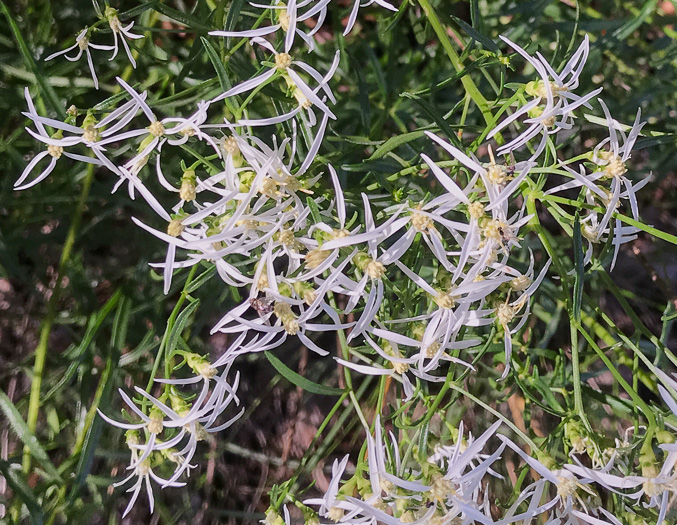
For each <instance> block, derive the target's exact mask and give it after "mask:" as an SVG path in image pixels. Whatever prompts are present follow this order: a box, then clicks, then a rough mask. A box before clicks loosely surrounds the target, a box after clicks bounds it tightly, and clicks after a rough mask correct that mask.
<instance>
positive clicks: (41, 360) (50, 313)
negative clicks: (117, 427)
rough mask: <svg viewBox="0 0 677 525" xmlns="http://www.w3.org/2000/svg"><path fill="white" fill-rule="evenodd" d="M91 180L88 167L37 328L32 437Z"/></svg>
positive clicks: (27, 460) (26, 459)
mask: <svg viewBox="0 0 677 525" xmlns="http://www.w3.org/2000/svg"><path fill="white" fill-rule="evenodd" d="M93 180H94V165H93V164H89V165H88V167H87V174H86V175H85V178H84V181H83V184H82V190H81V191H80V198H79V199H78V203H77V205H76V206H75V210H74V211H73V218H72V219H71V225H70V228H69V229H68V234H67V236H66V242H65V243H64V245H63V250H62V251H61V258H60V259H59V268H58V270H57V277H56V282H55V283H54V288H53V289H52V295H51V297H50V298H49V302H48V303H47V315H46V317H45V321H44V322H43V324H42V326H41V328H40V339H39V341H38V346H37V347H36V349H35V364H34V365H33V378H32V382H31V394H30V398H29V401H28V417H27V419H26V424H27V425H28V429H29V430H30V432H31V433H32V434H34V433H35V428H36V426H37V423H38V413H39V411H40V390H41V388H42V376H43V373H44V371H45V361H46V360H47V347H48V346H49V334H50V333H51V331H52V326H53V325H54V319H55V318H56V313H57V305H58V303H59V298H60V297H61V285H62V283H63V277H64V271H65V269H66V265H67V264H68V261H69V259H70V256H71V252H72V251H73V245H74V244H75V239H76V237H77V234H78V230H79V229H80V223H81V222H82V214H83V213H84V211H85V204H86V202H87V197H89V191H90V189H91V187H92V181H93ZM22 468H23V471H24V473H26V474H28V472H29V471H30V468H31V454H30V450H29V448H28V447H27V446H24V450H23V463H22Z"/></svg>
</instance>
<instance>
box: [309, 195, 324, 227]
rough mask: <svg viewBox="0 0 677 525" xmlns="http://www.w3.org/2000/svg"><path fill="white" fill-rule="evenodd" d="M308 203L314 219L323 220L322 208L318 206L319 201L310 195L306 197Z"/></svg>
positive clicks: (317, 221) (316, 220)
mask: <svg viewBox="0 0 677 525" xmlns="http://www.w3.org/2000/svg"><path fill="white" fill-rule="evenodd" d="M306 203H307V204H308V208H310V215H311V216H312V217H313V221H315V222H316V223H320V222H322V216H321V215H320V209H319V208H318V207H317V203H316V202H315V200H314V199H311V198H310V197H306Z"/></svg>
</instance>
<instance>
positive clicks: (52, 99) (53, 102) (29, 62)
mask: <svg viewBox="0 0 677 525" xmlns="http://www.w3.org/2000/svg"><path fill="white" fill-rule="evenodd" d="M0 7H2V12H3V13H4V14H5V17H6V18H7V21H8V22H9V26H10V28H11V29H12V34H13V35H14V40H16V43H17V46H18V47H19V51H20V52H21V56H22V57H23V59H24V62H25V63H26V66H28V69H30V70H31V71H32V72H33V74H34V75H35V79H36V80H37V82H38V85H39V86H40V89H41V91H42V93H43V95H45V97H47V100H48V102H49V105H50V106H51V107H52V109H53V110H54V111H56V113H57V115H58V116H59V118H60V119H65V118H66V112H65V111H64V107H63V104H62V103H61V101H60V100H59V97H58V96H57V94H56V92H55V91H54V89H53V88H52V86H51V85H50V84H49V82H47V80H46V78H45V76H44V75H43V73H42V69H41V68H39V67H38V65H37V64H36V63H35V60H34V59H33V55H32V54H31V52H30V50H29V49H28V46H27V45H26V41H25V40H24V39H23V36H21V30H20V29H19V26H18V25H17V24H16V22H15V21H14V18H12V14H11V13H10V12H9V9H8V8H7V6H6V5H5V3H4V2H1V3H0Z"/></svg>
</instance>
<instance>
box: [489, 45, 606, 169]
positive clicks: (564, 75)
mask: <svg viewBox="0 0 677 525" xmlns="http://www.w3.org/2000/svg"><path fill="white" fill-rule="evenodd" d="M501 39H502V40H503V41H504V42H505V43H507V44H508V45H509V46H510V47H512V48H513V49H514V50H515V51H517V52H518V53H519V54H520V55H522V57H523V58H524V59H525V60H526V61H527V62H529V63H530V64H531V65H532V66H533V67H534V68H535V69H536V72H537V73H538V75H539V76H540V77H541V78H540V79H539V80H537V81H536V82H533V83H531V84H529V85H528V86H527V93H529V94H531V95H533V96H534V97H535V98H534V99H533V100H532V101H531V102H529V103H527V104H525V105H524V106H522V107H521V108H520V109H518V110H517V111H516V112H515V113H513V114H512V115H511V116H510V117H508V118H507V119H505V120H504V121H503V122H501V123H500V124H499V125H498V126H496V127H495V128H494V129H493V130H492V131H491V132H490V133H489V137H493V136H495V135H496V134H497V133H498V132H500V131H501V130H502V129H504V128H505V127H506V126H508V125H509V124H511V123H513V122H515V121H516V120H517V119H519V118H521V117H522V116H524V115H527V114H529V113H530V112H531V113H532V115H533V116H532V117H530V118H527V119H526V120H524V123H525V124H528V127H527V129H526V130H524V131H523V132H522V133H521V134H520V135H518V136H517V137H515V138H514V139H512V140H511V141H510V142H508V143H507V144H504V145H502V146H501V147H500V148H498V153H499V154H503V153H506V152H509V151H512V150H516V149H518V148H520V147H522V146H524V145H525V144H527V143H528V142H529V141H531V139H533V138H534V137H536V136H537V135H539V134H542V135H543V137H542V139H541V142H540V144H539V145H538V147H537V148H536V152H535V153H534V155H533V158H535V157H537V156H539V155H540V154H541V152H542V151H543V150H544V148H545V145H546V142H547V138H548V135H550V134H552V133H556V132H557V131H559V130H560V129H570V128H571V127H572V120H573V113H572V112H573V111H574V110H575V109H576V108H578V107H580V106H586V107H590V105H589V104H588V101H589V100H590V99H592V98H593V97H594V96H596V95H598V94H599V93H600V92H601V91H602V88H599V89H596V90H594V91H591V92H590V93H587V94H586V95H583V96H579V95H576V94H575V93H574V92H573V90H574V89H576V88H577V87H578V81H579V78H580V75H581V73H582V71H583V67H584V66H585V62H586V60H587V58H588V52H589V50H590V43H589V40H588V36H587V35H586V36H585V38H584V40H583V43H581V45H580V46H579V48H578V50H576V52H575V53H574V54H573V55H572V57H571V58H570V59H569V61H568V62H567V64H566V65H565V66H564V68H563V69H562V71H560V72H559V73H557V72H555V70H554V69H553V68H552V67H551V66H550V64H549V63H548V61H547V60H546V59H545V58H544V57H543V56H542V55H541V54H540V53H536V57H532V56H531V55H529V54H528V53H527V52H526V51H525V50H524V49H522V48H521V47H519V46H518V45H517V44H515V43H514V42H512V41H510V40H509V39H507V38H505V37H504V36H501ZM542 103H543V104H544V106H543V107H541V106H540V105H541V104H542ZM558 119H559V120H558Z"/></svg>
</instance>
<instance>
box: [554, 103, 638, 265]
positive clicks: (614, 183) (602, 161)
mask: <svg viewBox="0 0 677 525" xmlns="http://www.w3.org/2000/svg"><path fill="white" fill-rule="evenodd" d="M598 100H599V103H600V104H601V106H602V109H603V110H604V114H605V116H606V121H607V126H608V128H609V137H607V138H606V139H604V140H603V141H601V142H600V143H599V144H598V145H597V146H596V147H595V149H594V151H593V158H592V160H593V161H594V162H595V163H596V164H597V165H598V170H597V171H593V172H592V173H586V170H585V168H584V167H583V166H580V171H579V172H577V171H576V170H573V169H571V168H569V167H568V166H563V167H564V168H565V169H566V171H567V172H568V173H569V174H570V175H571V176H572V178H573V180H571V181H569V182H566V183H564V184H560V185H559V186H556V187H555V188H551V189H550V190H548V191H546V192H545V194H546V195H550V194H553V193H558V192H560V191H565V190H568V189H571V188H578V187H581V186H583V187H585V188H586V189H587V190H588V191H589V192H590V194H591V197H592V196H594V197H596V199H597V201H600V202H601V203H602V204H603V205H604V206H605V207H606V211H605V213H604V215H603V217H602V218H601V220H600V222H599V224H598V225H595V226H594V227H593V229H590V226H589V230H588V231H589V233H590V234H593V233H594V235H595V239H594V241H593V242H599V241H600V240H601V239H602V235H604V234H606V233H607V232H608V229H607V226H608V225H609V222H610V221H611V218H612V216H613V214H614V213H615V212H616V211H617V208H618V205H619V204H620V201H621V199H624V198H625V199H627V200H628V201H629V203H630V210H631V212H632V216H633V218H634V219H635V220H639V210H638V206H637V197H636V196H635V193H636V192H637V191H638V190H640V189H641V188H642V187H644V186H645V185H646V184H647V183H648V182H649V181H650V180H651V177H650V176H649V177H646V178H645V179H644V180H642V181H641V182H639V183H638V184H634V185H633V183H632V181H630V179H628V178H627V177H625V173H626V172H627V171H628V170H627V166H626V162H627V161H628V160H629V159H630V154H631V151H632V147H633V145H634V143H635V141H636V140H637V137H639V133H640V131H641V130H642V127H643V126H644V124H646V122H640V117H641V110H637V116H636V118H635V122H634V124H633V125H632V128H631V130H630V133H629V134H628V135H627V136H626V135H625V133H624V132H623V130H622V127H621V125H620V124H619V123H618V122H617V121H615V120H614V119H613V118H611V114H610V113H609V110H608V109H607V107H606V104H605V103H604V101H602V100H601V99H598ZM619 135H620V140H619ZM605 146H608V149H605ZM607 181H610V184H609V187H608V188H607ZM623 189H624V190H625V191H623ZM632 233H634V230H627V229H626V230H625V231H623V230H621V231H619V233H618V234H617V235H618V236H619V237H622V236H626V237H627V235H628V234H632ZM590 237H592V235H590ZM614 240H615V241H616V242H614V244H615V246H616V250H615V254H614V262H615V258H616V254H617V252H618V246H620V244H621V243H620V238H619V239H618V240H616V239H614ZM623 241H624V242H627V241H628V239H627V238H626V239H624V240H623Z"/></svg>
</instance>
